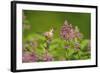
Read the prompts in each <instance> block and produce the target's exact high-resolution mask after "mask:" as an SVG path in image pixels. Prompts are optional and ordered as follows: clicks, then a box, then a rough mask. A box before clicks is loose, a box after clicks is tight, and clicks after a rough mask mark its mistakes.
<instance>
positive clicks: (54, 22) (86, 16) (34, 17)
mask: <svg viewBox="0 0 100 73" xmlns="http://www.w3.org/2000/svg"><path fill="white" fill-rule="evenodd" d="M23 13H24V15H25V16H26V22H28V25H30V26H31V28H30V29H29V30H23V38H27V37H28V35H32V34H34V33H36V32H39V33H44V32H46V31H49V30H50V29H51V28H52V27H53V28H54V38H56V37H59V33H60V29H61V26H62V25H63V23H64V21H65V20H68V22H69V23H71V24H72V26H78V27H79V29H80V32H81V33H82V34H83V35H84V38H85V39H90V27H91V26H90V25H91V21H90V20H91V14H90V13H76V12H53V11H36V10H23Z"/></svg>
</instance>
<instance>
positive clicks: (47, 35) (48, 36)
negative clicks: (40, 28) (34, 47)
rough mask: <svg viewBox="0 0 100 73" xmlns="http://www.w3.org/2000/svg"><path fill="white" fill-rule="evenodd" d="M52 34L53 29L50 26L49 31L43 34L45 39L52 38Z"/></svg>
mask: <svg viewBox="0 0 100 73" xmlns="http://www.w3.org/2000/svg"><path fill="white" fill-rule="evenodd" d="M53 35H54V29H53V28H51V29H50V30H49V31H47V32H45V33H44V36H45V38H46V39H47V40H51V39H52V38H53Z"/></svg>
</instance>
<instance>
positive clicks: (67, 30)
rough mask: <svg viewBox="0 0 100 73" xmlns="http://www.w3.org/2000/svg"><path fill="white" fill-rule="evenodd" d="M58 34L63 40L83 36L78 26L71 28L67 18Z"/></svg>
mask: <svg viewBox="0 0 100 73" xmlns="http://www.w3.org/2000/svg"><path fill="white" fill-rule="evenodd" d="M60 36H61V38H63V39H64V40H72V39H75V38H78V39H80V38H82V37H83V36H82V34H81V33H80V32H79V29H78V27H77V26H76V27H75V28H73V26H72V24H69V23H68V22H67V20H65V22H64V24H63V26H62V27H61V30H60Z"/></svg>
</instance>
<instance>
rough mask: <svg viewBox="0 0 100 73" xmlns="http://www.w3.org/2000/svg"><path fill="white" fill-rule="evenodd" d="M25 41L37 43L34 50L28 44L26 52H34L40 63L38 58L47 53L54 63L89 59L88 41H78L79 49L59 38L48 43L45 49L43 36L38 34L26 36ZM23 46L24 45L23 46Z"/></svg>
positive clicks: (72, 43)
mask: <svg viewBox="0 0 100 73" xmlns="http://www.w3.org/2000/svg"><path fill="white" fill-rule="evenodd" d="M25 40H26V41H24V43H25V42H27V41H35V42H37V44H38V46H37V47H35V48H32V46H31V45H30V44H29V45H28V46H27V48H28V50H27V51H31V52H32V50H33V52H35V54H36V55H37V56H38V57H39V60H40V61H41V59H40V58H42V57H43V55H44V53H45V52H46V51H48V53H49V54H50V55H52V57H53V58H54V60H55V61H60V60H84V59H89V58H90V51H88V50H87V49H88V47H87V46H88V42H89V40H86V39H85V40H81V41H80V43H79V44H80V48H79V49H78V48H74V46H73V45H74V43H75V41H72V40H71V41H65V40H62V39H60V38H56V39H53V40H52V41H51V42H50V47H49V48H48V49H46V48H45V47H46V39H45V38H44V36H43V35H39V34H34V35H31V36H28V37H27V39H25ZM65 45H68V46H69V48H65ZM24 46H25V45H24Z"/></svg>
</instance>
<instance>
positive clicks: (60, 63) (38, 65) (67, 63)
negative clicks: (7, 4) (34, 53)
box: [16, 4, 96, 70]
mask: <svg viewBox="0 0 100 73" xmlns="http://www.w3.org/2000/svg"><path fill="white" fill-rule="evenodd" d="M23 9H24V10H43V11H61V12H84V13H91V59H90V60H77V61H58V62H56V61H55V62H40V63H23V64H22V10H23ZM16 13H17V14H16V15H17V16H16V17H17V22H16V23H17V24H16V26H17V32H16V33H17V41H16V42H17V44H16V45H17V47H16V49H17V55H16V60H17V63H16V65H17V70H22V69H38V68H52V67H71V66H85V65H95V63H96V62H95V52H96V48H95V47H96V44H95V43H96V42H95V38H96V37H95V35H96V33H95V29H96V26H95V25H96V24H95V23H96V21H95V19H96V18H95V15H96V14H95V13H96V10H95V9H92V8H82V7H67V6H66V7H63V6H62V7H59V6H45V5H28V4H17V10H16Z"/></svg>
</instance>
